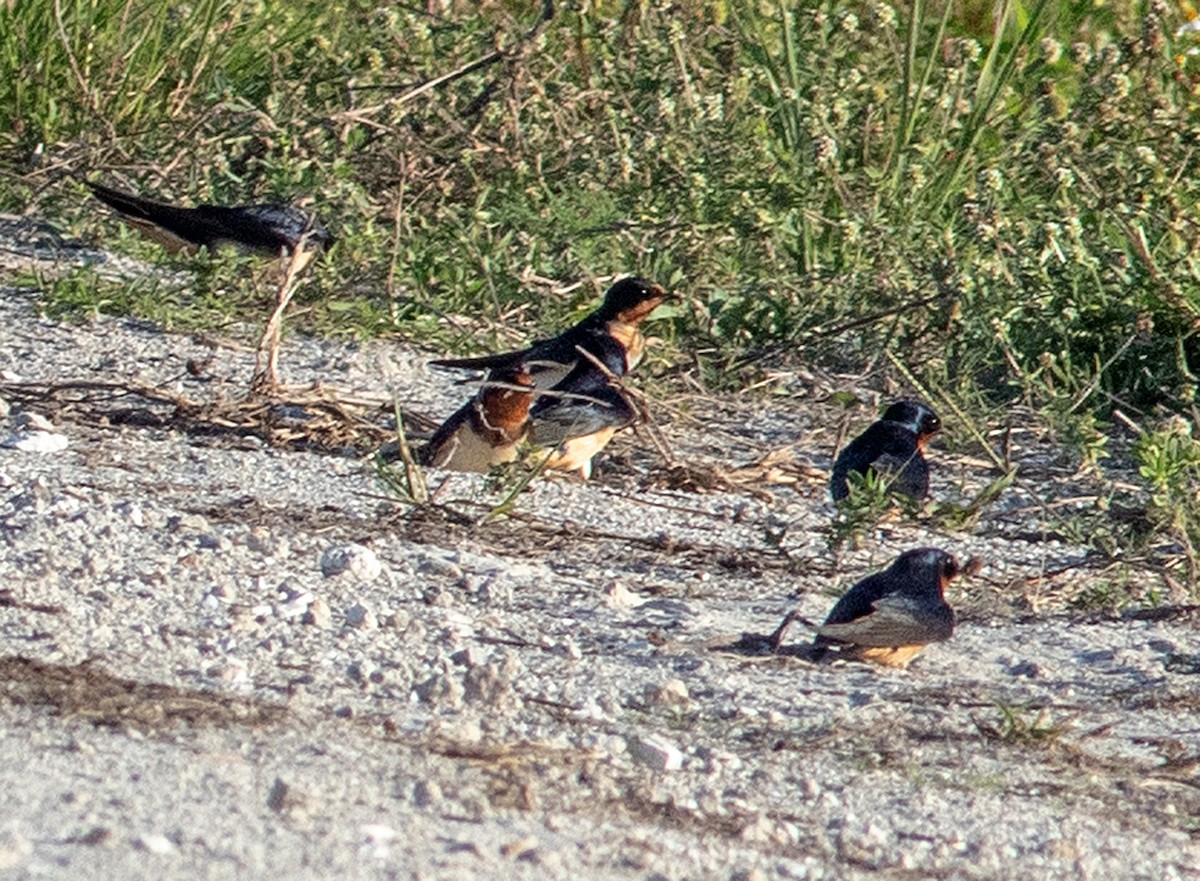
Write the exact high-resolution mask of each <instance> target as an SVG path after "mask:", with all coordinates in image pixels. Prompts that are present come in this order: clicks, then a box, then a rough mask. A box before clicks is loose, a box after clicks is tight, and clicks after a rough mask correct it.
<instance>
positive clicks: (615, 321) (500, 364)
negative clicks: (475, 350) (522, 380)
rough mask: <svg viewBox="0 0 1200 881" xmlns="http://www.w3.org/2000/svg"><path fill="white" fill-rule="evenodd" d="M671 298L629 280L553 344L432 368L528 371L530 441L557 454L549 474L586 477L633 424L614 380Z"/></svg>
mask: <svg viewBox="0 0 1200 881" xmlns="http://www.w3.org/2000/svg"><path fill="white" fill-rule="evenodd" d="M666 297H667V293H666V291H665V290H664V289H663V288H662V287H661V286H660V285H657V284H653V283H651V282H649V281H646V280H645V279H641V278H624V279H621V280H620V281H618V282H616V283H615V284H613V285H612V287H610V288H609V289H608V291H607V292H606V293H605V295H604V302H603V303H602V304H601V305H600V308H598V309H597V310H596V311H595V312H592V313H591V314H590V315H588V316H587V317H586V318H584V319H583V320H582V321H580V322H579V323H578V324H576V325H574V326H573V327H571V328H569V329H568V330H566V331H564V332H563V333H561V334H559V335H558V336H556V337H553V338H552V339H549V340H542V341H539V342H535V343H534V344H533V345H532V346H530V347H529V348H527V349H520V350H518V351H514V352H502V353H500V354H496V355H483V356H481V357H477V358H442V359H438V360H436V361H432V362H430V363H431V364H433V365H435V366H437V367H449V368H453V369H459V370H487V371H488V381H489V382H490V381H493V380H496V379H497V378H498V377H499V376H500V374H502V373H503V371H505V370H513V369H515V368H518V367H520V368H521V369H523V370H525V371H526V372H527V373H528V375H529V377H530V378H531V380H532V383H533V387H534V389H535V392H534V397H535V401H534V402H533V405H532V407H531V408H530V412H529V417H530V423H531V429H530V434H531V437H532V439H533V440H534V442H535V443H538V444H541V445H545V446H555V447H557V449H556V451H555V453H554V454H553V455H551V457H550V459H549V460H548V461H547V464H546V467H548V468H551V469H554V470H561V471H578V472H579V473H580V474H582V475H583V476H584V477H585V478H586V477H588V476H589V475H590V474H591V459H592V456H594V455H595V454H596V453H597V452H599V451H600V450H601V449H603V447H604V446H605V445H606V444H607V443H608V442H609V440H611V439H612V437H613V435H614V434H615V433H616V432H617V431H618V430H619V429H620V428H622V427H624V426H626V425H629V424H630V423H631V422H633V421H634V420H635V419H636V413H634V412H633V409H632V407H631V406H630V405H629V402H628V401H627V400H626V398H625V396H624V395H622V394H621V393H620V390H619V389H618V388H617V387H616V386H615V385H614V384H613V379H614V378H615V379H620V378H621V377H623V376H625V375H626V374H628V373H629V372H630V371H631V370H633V369H634V367H635V366H637V364H638V362H639V361H640V360H641V358H642V354H643V352H644V350H645V346H646V341H645V337H643V336H642V332H641V329H640V325H641V323H642V321H644V320H645V318H646V317H647V316H648V315H649V314H650V313H651V312H653V311H654V310H655V309H656V308H658V306H659V304H660V303H662V302H663V300H665V299H666ZM598 365H603V369H601V367H599V366H598ZM556 393H557V394H556Z"/></svg>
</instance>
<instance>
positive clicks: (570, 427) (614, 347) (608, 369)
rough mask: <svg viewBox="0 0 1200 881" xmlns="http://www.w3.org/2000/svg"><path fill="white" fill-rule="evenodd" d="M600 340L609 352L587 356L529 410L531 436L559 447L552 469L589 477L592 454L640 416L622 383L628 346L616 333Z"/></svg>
mask: <svg viewBox="0 0 1200 881" xmlns="http://www.w3.org/2000/svg"><path fill="white" fill-rule="evenodd" d="M595 342H596V343H598V344H599V345H598V348H599V349H601V350H602V351H603V355H602V356H596V355H592V358H595V361H593V360H592V358H588V357H584V358H581V359H580V360H579V362H578V363H577V364H576V365H575V367H574V369H573V370H572V371H571V372H570V373H569V374H568V375H567V376H566V377H565V378H564V379H563V380H562V381H561V382H559V383H558V384H557V385H555V386H554V388H553V389H552V390H550V391H549V392H545V393H542V394H540V395H539V396H538V398H537V400H536V401H534V403H533V406H532V407H531V408H530V410H529V423H530V428H529V439H530V440H531V441H532V442H533V443H534V444H536V445H538V446H542V447H553V448H554V451H553V452H552V453H551V454H550V457H549V459H547V460H546V468H548V469H551V470H554V471H574V472H578V473H579V475H580V476H581V477H583V479H584V480H586V479H587V478H589V477H591V476H592V457H593V456H595V455H596V454H597V453H598V452H600V451H601V450H602V449H604V447H605V446H606V445H607V444H608V442H609V441H610V440H612V439H613V436H614V435H615V434H616V433H617V432H618V431H620V430H621V429H622V428H625V427H627V426H629V425H632V424H633V423H635V422H637V420H638V417H639V413H638V411H637V410H636V409H634V407H633V405H632V404H631V403H630V402H629V398H628V396H627V395H626V394H625V393H624V392H623V391H622V389H621V388H620V387H619V385H618V382H619V380H620V378H621V376H622V375H624V373H625V370H626V360H625V349H624V348H623V347H622V346H621V345H620V344H619V343H618V342H617V341H616V340H615V339H613V338H611V337H602V338H600V339H598V340H596V341H595ZM589 354H591V353H589Z"/></svg>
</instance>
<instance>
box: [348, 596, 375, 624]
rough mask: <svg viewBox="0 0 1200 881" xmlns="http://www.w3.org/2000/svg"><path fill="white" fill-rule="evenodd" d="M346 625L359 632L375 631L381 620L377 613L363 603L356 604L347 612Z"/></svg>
mask: <svg viewBox="0 0 1200 881" xmlns="http://www.w3.org/2000/svg"><path fill="white" fill-rule="evenodd" d="M346 623H347V624H349V625H350V626H351V627H357V628H358V629H359V630H375V629H376V628H377V627H379V619H378V618H376V617H375V613H374V612H372V611H371V610H370V609H368V608H367V607H366V606H364V605H363V604H362V603H355V604H354V605H353V606H351V607H350V608H348V609H347V610H346Z"/></svg>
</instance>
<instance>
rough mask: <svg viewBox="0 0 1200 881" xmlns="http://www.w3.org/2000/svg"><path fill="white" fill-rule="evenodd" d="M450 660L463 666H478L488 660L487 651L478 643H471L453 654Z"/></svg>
mask: <svg viewBox="0 0 1200 881" xmlns="http://www.w3.org/2000/svg"><path fill="white" fill-rule="evenodd" d="M450 660H451V661H453V662H454V663H456V664H458V665H459V666H462V667H478V666H479V665H480V664H482V663H483V662H484V661H486V660H487V652H485V651H484V650H483V649H481V648H480V647H479V646H477V645H469V646H467V647H466V648H465V649H463V650H462V651H457V652H455V653H454V654H452V655H451V656H450Z"/></svg>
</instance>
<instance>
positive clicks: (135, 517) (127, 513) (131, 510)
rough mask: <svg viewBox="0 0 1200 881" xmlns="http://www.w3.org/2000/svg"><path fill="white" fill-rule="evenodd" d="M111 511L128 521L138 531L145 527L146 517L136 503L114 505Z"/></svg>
mask: <svg viewBox="0 0 1200 881" xmlns="http://www.w3.org/2000/svg"><path fill="white" fill-rule="evenodd" d="M113 510H114V511H116V512H117V513H118V514H120V515H121V516H123V517H124V518H125V519H126V520H128V521H129V523H130V525H131V526H136V527H138V528H139V529H140V528H141V527H143V526H145V525H146V515H145V514H144V513H142V506H141V505H139V504H138V503H137V502H121V503H120V504H117V505H114V506H113Z"/></svg>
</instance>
